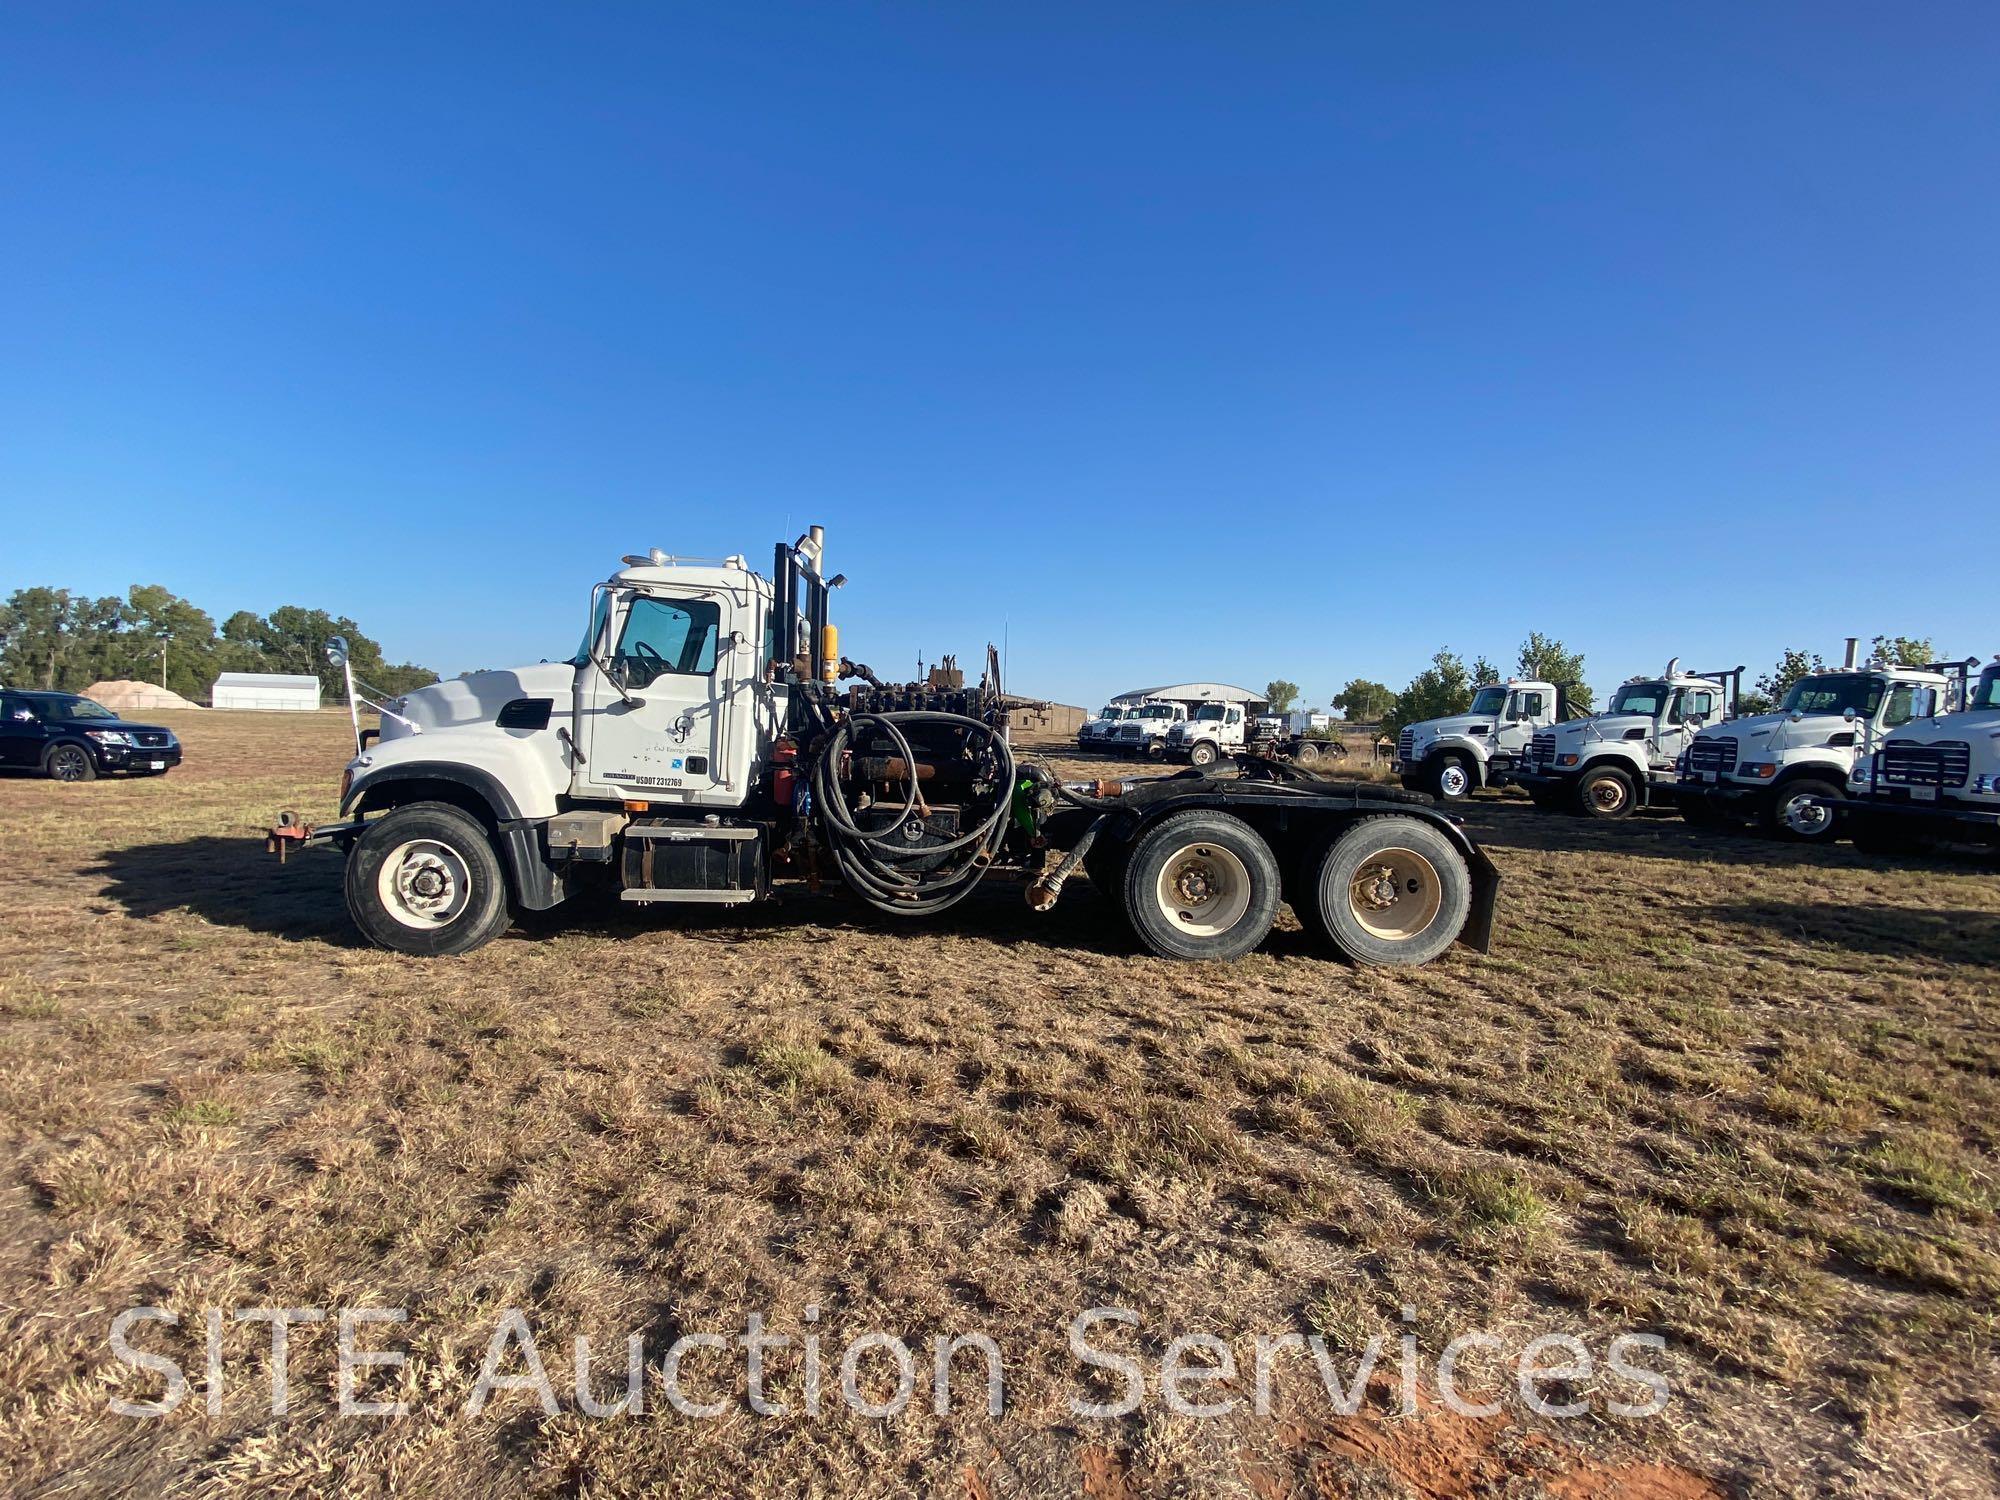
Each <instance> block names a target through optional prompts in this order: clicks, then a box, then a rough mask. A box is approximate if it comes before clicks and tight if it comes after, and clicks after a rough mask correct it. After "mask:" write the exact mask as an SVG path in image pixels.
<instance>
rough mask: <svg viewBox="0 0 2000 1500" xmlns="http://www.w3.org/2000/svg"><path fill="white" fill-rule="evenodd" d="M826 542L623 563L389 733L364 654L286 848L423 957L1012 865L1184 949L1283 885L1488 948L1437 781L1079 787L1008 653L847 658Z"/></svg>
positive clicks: (1342, 909) (1329, 908)
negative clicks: (1020, 742)
mask: <svg viewBox="0 0 2000 1500" xmlns="http://www.w3.org/2000/svg"><path fill="white" fill-rule="evenodd" d="M824 548H825V541H824V533H823V532H822V531H821V529H820V528H818V527H814V528H812V530H811V531H809V532H808V533H807V534H806V535H805V536H803V537H800V538H799V540H798V541H796V542H794V543H791V544H790V545H786V544H783V543H780V544H779V545H778V547H777V549H776V552H775V555H774V558H773V564H772V576H771V577H769V578H763V577H760V576H759V575H757V574H756V573H754V572H752V571H751V570H750V568H749V567H748V565H747V564H746V563H745V562H744V560H743V559H742V558H741V557H731V558H726V559H724V560H722V561H720V562H696V561H691V560H688V559H681V558H672V557H668V556H667V555H666V554H665V553H662V552H658V551H655V552H651V553H648V554H645V555H643V556H632V557H627V558H626V559H625V560H624V566H623V567H622V568H620V569H619V570H618V571H617V572H615V573H613V574H612V576H611V577H609V578H608V579H606V580H605V581H604V582H602V583H600V584H598V585H597V587H596V588H595V589H593V590H592V592H591V600H590V612H589V615H588V624H587V626H586V628H585V632H584V637H583V642H582V644H581V646H580V647H579V648H578V649H577V651H576V653H575V655H574V656H572V657H570V658H569V659H568V660H567V661H561V662H543V663H541V664H540V665H538V666H528V667H520V668H516V669H513V670H508V671H498V672H478V673H473V674H471V675H469V676H467V677H463V678H458V679H455V680H453V681H450V682H443V683H438V684H436V685H435V686H432V687H427V688H421V689H419V690H417V691H415V692H412V693H408V694H406V695H404V696H403V697H400V698H395V699H391V700H388V701H387V702H383V703H378V704H377V705H376V706H377V707H379V708H380V709H381V710H382V727H381V731H380V735H379V738H375V739H374V740H373V742H372V743H371V742H370V737H371V736H372V735H374V734H375V731H373V730H364V729H363V728H362V727H361V724H360V719H359V710H358V704H359V702H360V701H361V700H360V699H359V698H358V696H357V694H356V691H355V684H354V680H353V677H352V673H351V668H349V678H348V684H349V705H350V711H351V712H352V713H353V714H354V716H355V720H354V721H355V750H356V753H355V756H354V759H353V760H352V761H350V762H349V763H348V765H347V767H346V770H345V772H344V774H343V776H342V778H341V789H340V820H339V821H338V822H335V823H331V824H327V825H324V826H322V827H318V828H311V827H308V826H306V825H304V824H302V823H300V821H299V820H298V818H297V817H296V816H295V815H292V814H285V815H281V816H280V818H279V819H278V823H277V826H275V827H274V828H272V829H270V830H269V832H268V833H267V834H266V842H267V847H269V848H271V849H273V850H274V851H276V852H277V853H278V854H279V855H280V856H281V857H282V856H284V855H286V854H288V853H290V852H291V851H293V850H295V849H301V848H305V847H308V846H311V845H316V844H332V845H335V846H338V847H339V848H340V849H342V850H343V851H344V852H345V854H346V872H345V890H346V898H347V907H348V911H349V913H350V914H351V915H352V916H353V918H354V921H355V924H356V926H358V927H359V928H360V930H361V931H362V932H363V934H365V935H366V936H367V937H368V938H369V939H370V940H371V941H373V942H375V943H377V944H379V945H380V946H382V947H385V948H389V949H393V950H395V951H397V952H401V953H409V954H421V955H429V956H435V955H445V954H457V953H465V952H468V951H469V950H471V949H474V948H477V947H479V946H480V945H481V944H484V943H487V942H490V941H491V940H492V939H493V938H495V937H497V936H498V935H499V934H500V933H501V932H503V931H504V930H505V929H506V928H507V926H508V924H509V922H510V921H511V919H512V915H513V913H514V912H515V911H518V910H546V909H548V908H552V907H555V906H558V905H561V904H563V903H565V902H567V901H569V900H571V899H572V898H573V897H575V896H576V895H577V894H579V893H581V892H587V891H592V890H595V891H598V892H601V893H603V894H606V895H611V896H614V897H615V898H616V899H618V900H621V901H625V902H640V903H660V904H666V905H701V906H711V907H712V906H717V905H725V906H728V905H739V904H744V903H750V902H760V901H764V900H767V899H770V898H771V897H772V895H773V892H774V889H775V888H779V887H782V886H784V885H786V884H787V883H789V884H790V885H791V886H792V887H793V888H795V889H798V890H801V891H807V890H811V889H813V888H815V887H816V886H818V885H819V884H820V883H822V882H827V881H834V880H837V881H838V882H839V883H840V884H841V885H842V886H844V887H845V888H846V890H847V891H849V892H850V893H851V894H852V895H853V896H854V897H855V898H856V899H858V900H860V901H862V902H865V903H867V905H869V906H870V907H872V908H874V909H875V910H876V911H878V912H881V913H884V914H886V915H888V916H890V917H894V918H922V917H927V916H931V915H934V914H937V913H941V912H943V911H945V910H947V909H949V908H950V907H952V906H954V905H956V904H957V903H958V902H960V901H961V900H963V899H964V898H965V897H967V896H968V895H970V894H971V893H972V891H973V890H974V889H975V888H977V887H978V886H979V885H980V884H981V883H982V882H983V881H984V880H986V879H987V878H989V877H996V876H1002V877H1003V876H1005V875H1008V874H1011V875H1012V876H1014V877H1015V878H1016V879H1018V880H1019V881H1020V882H1021V883H1022V885H1023V886H1024V887H1025V894H1026V897H1027V902H1028V905H1029V906H1030V907H1031V908H1033V909H1034V910H1037V911H1045V910H1047V909H1048V908H1050V907H1052V906H1053V905H1055V903H1056V901H1057V899H1058V897H1059V896H1060V894H1061V892H1062V889H1063V885H1064V883H1065V882H1066V881H1067V880H1068V879H1069V878H1070V877H1071V876H1072V875H1073V874H1074V873H1075V872H1076V871H1077V870H1078V869H1083V870H1084V871H1086V872H1087V873H1088V875H1089V877H1090V883H1091V884H1092V885H1093V886H1095V887H1096V888H1097V889H1099V890H1100V891H1102V892H1103V893H1104V894H1105V895H1106V896H1107V898H1108V899H1109V900H1110V902H1111V903H1112V909H1113V910H1114V911H1115V912H1117V913H1118V914H1119V916H1120V917H1121V918H1122V919H1123V921H1124V922H1125V923H1126V924H1127V925H1128V926H1129V928H1130V929H1131V931H1132V932H1133V933H1134V934H1135V935H1136V936H1137V938H1138V939H1139V941H1140V942H1141V943H1142V944H1143V945H1144V946H1145V947H1146V948H1148V949H1149V950H1150V951H1152V952H1154V953H1157V954H1160V955H1162V956H1164V957H1175V958H1215V959H1226V958H1234V957H1237V956H1239V955H1241V954H1244V953H1247V952H1249V951H1250V950H1251V949H1252V948H1255V947H1256V946H1257V945H1258V944H1259V943H1261V942H1262V941H1263V940H1264V937H1265V936H1266V935H1267V934H1268V933H1269V932H1270V930H1271V926H1272V923H1273V922H1274V921H1275V919H1276V917H1277V914H1278V908H1279V906H1280V905H1281V904H1282V903H1285V902H1289V903H1290V905H1291V907H1292V910H1293V912H1294V913H1295V914H1296V915H1297V916H1298V918H1299V921H1300V923H1301V924H1302V925H1303V926H1304V927H1305V928H1306V930H1307V932H1308V933H1310V934H1311V935H1312V936H1313V937H1314V938H1315V939H1317V940H1318V941H1320V942H1321V943H1322V944H1323V945H1324V946H1325V947H1327V948H1328V949H1330V950H1331V951H1332V952H1334V953H1336V954H1341V955H1345V956H1346V957H1348V958H1349V959H1351V960H1353V961H1355V962H1359V963H1375V964H1413V963H1424V962H1427V961H1428V960H1430V959H1432V958H1435V957H1436V956H1437V955H1438V954H1440V953H1442V952H1443V951H1444V950H1445V949H1446V948H1447V947H1449V946H1450V945H1451V944H1452V943H1454V942H1465V943H1468V944H1470V945H1472V946H1475V947H1478V948H1480V949H1482V950H1483V949H1484V948H1485V946H1486V944H1487V942H1488V940H1489V938H1490V934H1491V929H1492V914H1493V904H1494V897H1495V892H1496V891H1497V889H1498V884H1499V877H1498V875H1497V874H1496V873H1495V871H1494V869H1493V867H1492V865H1491V863H1490V862H1489V861H1488V860H1487V859H1486V858H1485V856H1484V855H1483V854H1482V853H1481V852H1480V850H1479V849H1478V847H1477V846H1476V845H1474V844H1473V843H1472V842H1471V840H1470V839H1469V838H1467V837H1466V835H1465V833H1464V832H1463V830H1461V829H1460V828H1458V827H1457V825H1456V824H1454V823H1453V822H1452V821H1451V820H1450V819H1449V818H1446V817H1445V816H1444V815H1443V814H1441V813H1439V812H1438V811H1436V809H1435V808H1434V807H1432V806H1431V805H1430V803H1429V802H1428V800H1427V799H1419V798H1413V797H1411V796H1410V795H1409V794H1407V793H1403V792H1398V791H1395V790H1393V789H1390V788H1384V787H1373V786H1367V785H1363V784H1359V783H1353V784H1347V785H1335V784H1331V783H1327V782H1322V781H1318V780H1315V779H1313V778H1309V777H1304V776H1301V775H1300V774H1299V773H1297V772H1295V771H1293V770H1291V769H1290V768H1289V767H1284V766H1273V765H1268V764H1265V765H1253V766H1251V767H1249V768H1246V769H1245V771H1244V772H1243V773H1242V774H1240V775H1237V776H1233V777H1223V776H1214V775H1208V774H1205V773H1201V772H1195V771H1189V772H1184V773H1182V774H1180V775H1176V776H1161V777H1153V778H1148V779H1138V780H1129V781H1128V780H1120V781H1090V782H1075V783H1069V782H1063V781H1061V780H1059V779H1058V778H1057V776H1056V775H1055V773H1054V772H1053V771H1052V770H1050V769H1049V768H1047V767H1045V766H1042V765H1040V764H1037V763H1022V762H1019V761H1017V760H1016V759H1015V757H1014V752H1013V748H1012V746H1011V744H1010V742H1009V738H1008V723H1007V714H1008V707H1007V699H1006V697H1005V695H1004V694H1002V693H1001V692H1000V689H999V682H998V664H997V658H996V656H995V655H994V653H992V652H990V651H989V653H988V669H987V677H986V680H985V681H983V682H981V683H980V685H979V686H978V688H976V689H967V688H965V687H963V686H962V685H961V684H960V683H957V682H948V683H940V682H939V681H937V680H936V678H935V674H934V678H933V680H932V681H931V682H928V683H909V684H901V685H894V684H885V683H883V682H881V681H880V680H879V679H877V678H876V676H875V674H874V673H872V672H870V671H869V670H868V668H866V667H865V666H860V665H858V664H856V663H854V662H851V661H849V660H847V659H846V658H845V657H843V656H841V655H840V653H839V642H838V637H837V635H836V632H835V629H834V626H833V625H832V623H831V622H830V621H829V619H828V599H829V595H830V592H831V590H832V589H833V588H834V587H836V586H838V585H839V584H840V583H843V582H845V579H844V578H834V579H827V578H825V577H824V576H823V567H824ZM328 654H329V658H330V659H334V660H335V661H336V664H337V665H338V664H344V662H345V653H344V648H343V647H341V646H340V645H339V643H338V642H330V643H329V653H328ZM848 681H856V682H858V685H856V686H852V687H847V688H842V687H841V686H839V684H840V683H842V682H848Z"/></svg>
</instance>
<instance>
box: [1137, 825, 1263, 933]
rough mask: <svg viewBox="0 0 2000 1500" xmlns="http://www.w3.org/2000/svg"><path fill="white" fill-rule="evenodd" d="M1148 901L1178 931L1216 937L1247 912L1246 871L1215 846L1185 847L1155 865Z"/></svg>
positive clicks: (1248, 880) (1229, 854)
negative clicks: (1157, 867) (1158, 869)
mask: <svg viewBox="0 0 2000 1500" xmlns="http://www.w3.org/2000/svg"><path fill="white" fill-rule="evenodd" d="M1153 899H1154V901H1155V902H1157V903H1158V905H1159V909H1160V915H1161V916H1163V917H1165V918H1166V919H1167V921H1168V922H1169V923H1170V924H1172V926H1173V927H1174V928H1175V929H1176V930H1177V931H1180V932H1183V933H1186V934H1187V935H1188V936H1189V937H1197V938H1217V937H1221V936H1222V935H1223V934H1225V933H1227V932H1228V931H1229V930H1230V929H1231V928H1232V927H1234V926H1235V925H1236V924H1237V923H1238V922H1240V921H1242V920H1243V917H1244V914H1245V913H1246V912H1248V911H1249V910H1250V867H1249V866H1248V865H1246V864H1244V863H1243V861H1242V860H1240V859H1238V858H1237V857H1236V856H1235V855H1234V854H1232V853H1231V852H1230V851H1229V850H1227V849H1225V848H1223V847H1222V846H1221V845H1220V844H1189V845H1187V846H1186V847H1185V848H1182V849H1178V850H1176V851H1175V852H1174V853H1173V854H1171V855H1169V856H1168V857H1167V860H1166V862H1165V863H1164V864H1162V865H1161V866H1160V874H1159V878H1158V879H1157V880H1156V881H1155V882H1154V883H1153Z"/></svg>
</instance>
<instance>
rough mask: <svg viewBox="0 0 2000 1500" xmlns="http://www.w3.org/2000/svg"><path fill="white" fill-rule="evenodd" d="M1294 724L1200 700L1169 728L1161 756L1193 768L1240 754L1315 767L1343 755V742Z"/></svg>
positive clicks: (1283, 718)
mask: <svg viewBox="0 0 2000 1500" xmlns="http://www.w3.org/2000/svg"><path fill="white" fill-rule="evenodd" d="M1293 722H1294V721H1293V720H1292V719H1291V718H1289V717H1287V716H1285V715H1279V714H1273V715H1264V716H1259V715H1253V714H1251V713H1249V712H1248V711H1247V710H1246V709H1245V708H1244V707H1243V706H1242V705H1240V704H1236V703H1204V704H1202V705H1201V706H1200V707H1199V708H1197V709H1195V711H1194V713H1193V714H1192V715H1190V716H1189V718H1188V719H1187V720H1186V722H1184V723H1180V724H1176V725H1174V727H1173V728H1172V729H1170V730H1168V731H1167V739H1166V746H1165V750H1164V754H1165V756H1166V758H1167V759H1168V760H1175V761H1186V762H1187V763H1188V764H1189V765H1193V766H1212V765H1215V764H1216V763H1217V762H1218V761H1221V760H1222V759H1224V758H1225V757H1230V756H1235V755H1239V754H1243V755H1254V756H1257V757H1259V758H1261V759H1264V760H1277V761H1289V762H1291V763H1293V764H1296V765H1300V766H1316V765H1319V764H1320V763H1322V762H1323V761H1335V760H1339V759H1340V758H1341V757H1343V756H1345V755H1346V754H1347V746H1346V745H1344V744H1343V743H1341V742H1340V741H1339V740H1337V739H1335V738H1333V737H1332V736H1331V735H1320V736H1315V735H1312V734H1307V733H1301V732H1299V731H1298V730H1297V729H1295V728H1294V727H1293Z"/></svg>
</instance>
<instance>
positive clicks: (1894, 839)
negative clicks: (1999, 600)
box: [1826, 656, 2000, 854]
mask: <svg viewBox="0 0 2000 1500" xmlns="http://www.w3.org/2000/svg"><path fill="white" fill-rule="evenodd" d="M1968 665H1969V664H1968ZM1961 702H1962V703H1963V706H1962V707H1959V708H1957V709H1956V710H1955V711H1953V712H1945V713H1938V714H1935V715H1932V714H1922V715H1919V716H1917V717H1914V718H1911V719H1909V720H1907V721H1906V722H1904V723H1903V724H1900V725H1898V726H1897V727H1896V728H1894V729H1891V730H1889V731H1888V732H1887V733H1886V734H1884V735H1883V736H1882V737H1881V739H1880V741H1879V742H1878V743H1877V746H1876V748H1875V750H1874V751H1873V753H1871V754H1868V755H1864V756H1861V757H1859V758H1858V759H1856V761H1855V762H1854V769H1853V771H1852V772H1850V773H1849V775H1848V779H1847V786H1846V797H1845V799H1844V800H1840V801H1835V800H1833V799H1829V800H1828V803H1827V808H1826V810H1827V812H1828V813H1829V814H1831V815H1833V816H1835V817H1837V818H1838V820H1839V822H1840V825H1841V827H1842V828H1843V829H1844V830H1845V831H1846V832H1847V833H1848V835H1849V836H1851V837H1852V838H1853V840H1854V844H1855V847H1856V848H1858V849H1861V850H1864V851H1866V852H1868V853H1872V854H1901V853H1908V852H1911V851H1914V850H1917V849H1921V848H1922V847H1924V846H1925V845H1927V844H1933V843H1953V844H1957V843H1972V844H2000V656H1996V657H1995V658H1994V659H1993V660H1992V661H1991V662H1989V663H1988V664H1987V666H1986V669H1985V670H1984V671H1982V672H1981V673H1980V674H1979V679H1978V681H1977V682H1976V683H1974V684H1973V686H1972V688H1971V689H1970V691H1968V692H1967V693H1965V694H1964V695H1963V697H1962V699H1961Z"/></svg>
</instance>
